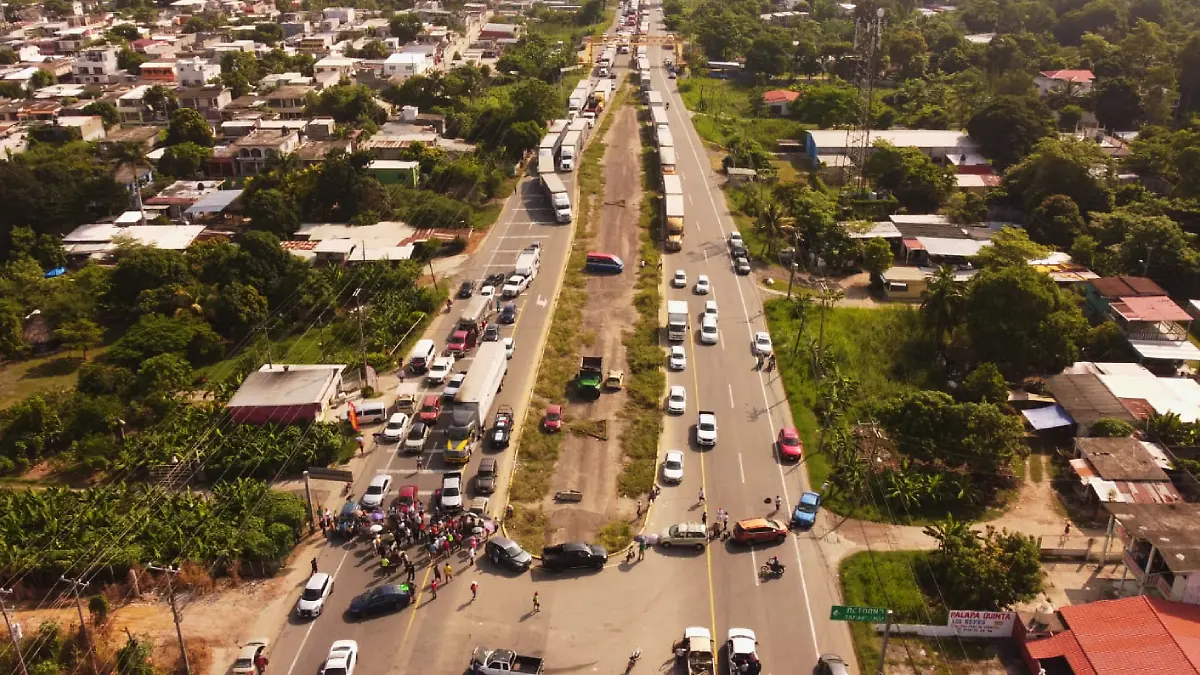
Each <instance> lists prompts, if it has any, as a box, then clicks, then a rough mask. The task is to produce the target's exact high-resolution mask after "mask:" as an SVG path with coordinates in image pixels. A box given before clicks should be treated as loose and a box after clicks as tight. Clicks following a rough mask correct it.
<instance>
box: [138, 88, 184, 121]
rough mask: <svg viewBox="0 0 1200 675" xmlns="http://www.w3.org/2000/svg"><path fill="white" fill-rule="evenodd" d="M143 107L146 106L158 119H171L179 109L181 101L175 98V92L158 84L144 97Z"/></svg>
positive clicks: (147, 91)
mask: <svg viewBox="0 0 1200 675" xmlns="http://www.w3.org/2000/svg"><path fill="white" fill-rule="evenodd" d="M142 105H144V106H146V107H147V108H148V109H149V110H150V112H152V113H154V115H155V116H156V117H158V118H161V119H170V118H171V115H172V113H174V112H175V111H176V110H177V109H178V108H179V100H178V99H176V98H175V91H174V90H172V89H168V88H166V87H164V86H162V85H161V84H156V85H154V86H152V87H150V88H149V89H147V90H146V93H145V94H143V95H142Z"/></svg>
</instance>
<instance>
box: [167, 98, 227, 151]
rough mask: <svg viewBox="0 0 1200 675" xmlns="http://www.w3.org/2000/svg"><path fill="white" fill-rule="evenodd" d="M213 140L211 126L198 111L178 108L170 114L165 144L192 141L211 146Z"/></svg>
mask: <svg viewBox="0 0 1200 675" xmlns="http://www.w3.org/2000/svg"><path fill="white" fill-rule="evenodd" d="M215 142H216V138H215V136H214V135H213V130H212V127H211V126H210V125H209V124H208V120H206V119H204V116H203V115H201V114H200V113H199V112H198V111H196V110H193V109H191V108H180V109H179V110H176V111H175V112H174V113H172V114H171V123H170V124H168V125H167V139H166V144H167V145H176V144H178V143H192V144H194V145H199V146H203V147H206V148H211V147H212V146H213V144H214V143H215Z"/></svg>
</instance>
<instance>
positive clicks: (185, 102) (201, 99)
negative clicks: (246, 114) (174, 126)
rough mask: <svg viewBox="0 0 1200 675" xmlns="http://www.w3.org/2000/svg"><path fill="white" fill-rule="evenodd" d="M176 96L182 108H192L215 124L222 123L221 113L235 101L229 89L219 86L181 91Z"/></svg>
mask: <svg viewBox="0 0 1200 675" xmlns="http://www.w3.org/2000/svg"><path fill="white" fill-rule="evenodd" d="M176 96H178V97H179V105H180V107H183V108H191V109H192V110H195V111H197V112H199V113H200V114H201V115H203V116H204V119H206V120H208V121H209V122H212V123H214V124H215V123H218V122H220V121H221V111H222V110H224V109H225V106H227V105H229V103H230V102H231V101H233V94H231V93H230V91H229V88H228V87H223V86H221V85H219V84H214V85H209V86H207V87H190V88H186V89H180V90H179V91H177V92H176Z"/></svg>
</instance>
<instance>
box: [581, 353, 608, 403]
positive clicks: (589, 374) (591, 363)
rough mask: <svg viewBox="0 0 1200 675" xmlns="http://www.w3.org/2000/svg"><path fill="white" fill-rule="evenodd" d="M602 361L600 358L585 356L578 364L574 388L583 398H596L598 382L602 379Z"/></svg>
mask: <svg viewBox="0 0 1200 675" xmlns="http://www.w3.org/2000/svg"><path fill="white" fill-rule="evenodd" d="M603 368H604V359H603V357H600V356H585V357H583V360H582V363H580V364H579V374H578V375H577V376H576V377H575V386H576V388H577V389H578V390H579V393H580V394H581V395H583V396H590V397H592V398H598V397H599V396H600V382H601V380H602V379H603V377H604V370H603Z"/></svg>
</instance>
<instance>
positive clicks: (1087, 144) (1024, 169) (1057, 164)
mask: <svg viewBox="0 0 1200 675" xmlns="http://www.w3.org/2000/svg"><path fill="white" fill-rule="evenodd" d="M1107 166H1108V158H1107V157H1105V155H1104V153H1103V151H1101V149H1100V146H1098V145H1096V144H1095V143H1093V142H1091V141H1090V140H1077V139H1058V138H1045V139H1042V140H1041V141H1039V142H1038V144H1037V146H1036V147H1035V148H1034V151H1033V152H1032V153H1030V154H1029V156H1028V157H1026V158H1025V159H1023V160H1021V162H1020V163H1018V164H1016V165H1015V166H1013V167H1011V168H1010V169H1009V170H1008V171H1007V172H1005V174H1004V177H1003V179H1002V180H1001V183H1000V185H1001V187H1002V188H1003V189H1004V193H1005V195H1007V199H1008V201H1010V202H1012V203H1013V204H1014V205H1015V206H1017V207H1018V208H1021V209H1022V210H1024V211H1026V212H1031V211H1033V210H1034V209H1036V208H1037V207H1038V206H1039V205H1040V204H1041V203H1042V202H1044V201H1046V198H1047V197H1050V196H1052V195H1066V196H1067V197H1070V198H1071V199H1072V200H1074V202H1075V203H1076V204H1077V205H1078V206H1079V210H1080V212H1081V213H1083V214H1085V215H1086V214H1089V213H1091V212H1093V211H1108V210H1110V209H1111V208H1112V200H1113V197H1112V192H1111V191H1110V190H1109V188H1108V186H1107V185H1105V184H1104V182H1103V176H1102V175H1101V176H1100V177H1098V174H1103V173H1105V172H1106V168H1107Z"/></svg>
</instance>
